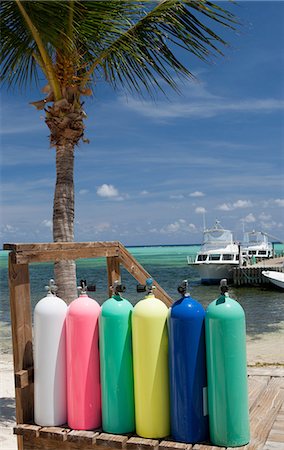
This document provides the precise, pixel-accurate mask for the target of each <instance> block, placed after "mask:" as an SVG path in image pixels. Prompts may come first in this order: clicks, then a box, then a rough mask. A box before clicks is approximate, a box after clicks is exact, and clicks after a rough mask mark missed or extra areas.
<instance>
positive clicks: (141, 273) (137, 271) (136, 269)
mask: <svg viewBox="0 0 284 450" xmlns="http://www.w3.org/2000/svg"><path fill="white" fill-rule="evenodd" d="M119 250H120V251H119V259H120V261H121V263H122V264H123V265H124V267H125V268H126V270H127V271H128V272H129V273H130V274H131V275H132V276H133V277H134V278H135V279H136V280H137V281H138V282H139V283H141V284H145V283H146V280H147V278H152V279H153V277H151V275H150V274H149V273H148V272H147V270H145V269H144V267H142V266H141V264H139V262H138V261H136V259H135V258H134V257H133V256H132V255H131V254H130V253H129V251H128V250H126V248H125V247H123V245H121V244H119ZM153 284H154V285H155V287H156V289H155V291H154V295H155V297H157V298H159V299H160V300H162V301H163V302H164V303H165V304H166V305H167V306H171V305H172V303H173V301H172V299H171V297H170V296H169V295H168V294H167V293H166V292H165V291H164V289H163V288H161V286H160V285H159V283H157V282H156V281H155V280H154V279H153Z"/></svg>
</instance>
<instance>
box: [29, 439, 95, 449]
mask: <svg viewBox="0 0 284 450" xmlns="http://www.w3.org/2000/svg"><path fill="white" fill-rule="evenodd" d="M94 448H95V447H94V445H93V444H87V443H85V444H83V446H82V445H81V444H78V443H77V442H69V441H67V440H66V441H63V442H61V441H56V440H52V439H43V438H32V439H28V438H25V437H24V450H94Z"/></svg>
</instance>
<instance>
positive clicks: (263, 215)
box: [258, 212, 271, 221]
mask: <svg viewBox="0 0 284 450" xmlns="http://www.w3.org/2000/svg"><path fill="white" fill-rule="evenodd" d="M258 218H259V220H262V221H268V220H270V219H271V215H270V214H266V213H264V212H262V213H260V214H259V216H258Z"/></svg>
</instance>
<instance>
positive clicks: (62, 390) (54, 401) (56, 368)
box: [34, 280, 67, 426]
mask: <svg viewBox="0 0 284 450" xmlns="http://www.w3.org/2000/svg"><path fill="white" fill-rule="evenodd" d="M46 289H47V290H48V293H47V296H46V297H44V298H42V299H41V300H40V301H39V302H38V303H37V304H36V306H35V309H34V416H35V423H36V424H37V425H43V426H58V425H63V424H65V423H66V419H67V404H66V352H65V318H66V311H67V305H66V303H65V302H64V300H62V299H61V298H59V297H56V295H55V292H56V290H57V287H56V286H55V284H54V280H50V282H49V286H46Z"/></svg>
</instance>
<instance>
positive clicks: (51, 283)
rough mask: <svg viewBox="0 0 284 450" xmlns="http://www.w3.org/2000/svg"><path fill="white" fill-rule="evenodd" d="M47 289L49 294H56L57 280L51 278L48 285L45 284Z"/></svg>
mask: <svg viewBox="0 0 284 450" xmlns="http://www.w3.org/2000/svg"><path fill="white" fill-rule="evenodd" d="M45 289H46V290H47V293H48V294H52V295H56V292H57V290H58V287H57V286H56V284H55V281H54V280H53V279H52V278H51V279H50V280H49V284H48V286H45Z"/></svg>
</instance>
